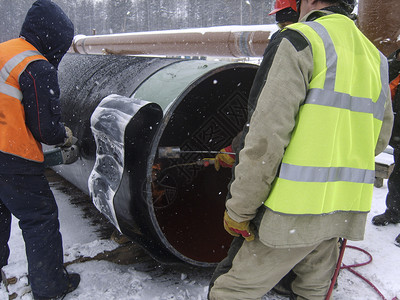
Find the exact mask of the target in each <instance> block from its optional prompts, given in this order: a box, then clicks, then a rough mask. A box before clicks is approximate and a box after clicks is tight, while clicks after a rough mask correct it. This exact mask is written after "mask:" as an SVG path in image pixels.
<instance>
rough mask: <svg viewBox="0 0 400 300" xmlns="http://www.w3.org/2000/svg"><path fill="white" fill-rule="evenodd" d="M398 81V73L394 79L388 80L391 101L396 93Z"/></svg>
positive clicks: (399, 81)
mask: <svg viewBox="0 0 400 300" xmlns="http://www.w3.org/2000/svg"><path fill="white" fill-rule="evenodd" d="M399 83H400V75H399V76H397V77H396V78H395V79H393V80H392V81H391V82H390V93H391V96H392V101H393V99H394V96H395V95H396V92H397V88H398V86H399Z"/></svg>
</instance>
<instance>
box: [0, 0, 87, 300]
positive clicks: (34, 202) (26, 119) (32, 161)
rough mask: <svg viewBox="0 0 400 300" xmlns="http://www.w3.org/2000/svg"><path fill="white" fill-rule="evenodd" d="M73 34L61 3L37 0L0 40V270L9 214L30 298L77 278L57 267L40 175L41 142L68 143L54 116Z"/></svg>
mask: <svg viewBox="0 0 400 300" xmlns="http://www.w3.org/2000/svg"><path fill="white" fill-rule="evenodd" d="M73 36H74V26H73V24H72V22H71V21H70V20H69V18H68V17H67V16H66V14H65V13H64V12H63V11H62V10H61V8H60V7H58V6H57V5H56V4H54V3H53V2H52V1H50V0H38V1H36V2H35V3H33V5H32V7H31V8H30V9H29V11H28V13H27V15H26V18H25V21H24V23H23V25H22V28H21V33H20V37H19V38H16V39H12V40H9V41H6V42H4V43H1V44H0V75H1V76H0V269H1V268H2V267H4V266H5V265H7V263H8V257H9V253H10V249H9V247H8V240H9V238H10V228H11V215H14V216H15V217H16V218H17V219H18V220H19V227H20V228H21V230H22V235H23V238H24V240H25V248H26V256H27V260H28V279H29V283H30V285H31V289H32V294H33V298H34V299H35V300H39V299H40V300H44V299H60V298H62V297H64V296H65V294H67V293H69V292H71V291H73V290H74V289H76V287H77V286H78V284H79V281H80V276H79V274H68V273H67V272H66V271H65V270H64V268H63V248H62V238H61V234H60V231H59V226H60V225H59V220H58V208H57V204H56V202H55V199H54V196H53V193H52V192H51V190H50V187H49V184H48V181H47V179H46V177H45V176H44V163H43V161H44V156H43V151H42V145H41V143H44V144H49V145H56V144H59V145H60V146H70V145H71V143H72V141H73V136H72V132H71V130H69V129H68V128H66V127H64V125H63V124H62V123H61V122H60V119H61V110H60V100H59V95H60V89H59V86H58V79H57V67H58V64H59V62H60V61H61V59H62V57H63V56H64V54H65V53H66V52H67V50H68V49H69V47H70V45H71V42H72V39H73ZM3 271H4V270H3ZM2 274H4V272H2Z"/></svg>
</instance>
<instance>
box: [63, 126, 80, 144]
mask: <svg viewBox="0 0 400 300" xmlns="http://www.w3.org/2000/svg"><path fill="white" fill-rule="evenodd" d="M65 134H66V138H65V139H64V143H63V144H61V145H60V147H61V148H68V147H71V146H72V145H74V144H75V143H76V141H77V138H76V137H74V135H73V134H72V130H71V129H69V127H67V126H65Z"/></svg>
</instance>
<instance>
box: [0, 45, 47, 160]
mask: <svg viewBox="0 0 400 300" xmlns="http://www.w3.org/2000/svg"><path fill="white" fill-rule="evenodd" d="M36 60H46V58H45V57H44V56H43V55H42V54H40V52H39V51H38V50H37V49H36V48H35V47H34V46H32V45H31V44H30V43H28V42H27V41H25V40H24V39H22V38H18V39H13V40H9V41H7V42H4V43H1V44H0V151H1V152H4V153H8V154H11V155H15V156H18V157H22V158H24V159H27V160H31V161H36V162H43V160H44V159H43V151H42V145H41V144H40V143H39V142H38V141H37V140H36V139H35V138H34V137H33V135H32V133H31V131H30V130H29V128H28V127H27V126H26V124H25V110H24V106H23V104H22V92H21V88H20V86H19V76H20V75H21V73H22V72H23V71H24V70H25V69H26V67H27V66H28V65H29V64H30V63H31V62H33V61H36Z"/></svg>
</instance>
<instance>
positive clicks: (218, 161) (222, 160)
mask: <svg viewBox="0 0 400 300" xmlns="http://www.w3.org/2000/svg"><path fill="white" fill-rule="evenodd" d="M220 152H233V149H232V145H230V146H228V147H225V148H223V149H221V150H220ZM235 158H236V156H235V155H234V154H226V153H219V154H217V156H215V163H214V167H215V170H217V171H219V169H220V168H221V167H223V168H232V166H233V164H234V163H235V160H236V159H235Z"/></svg>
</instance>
